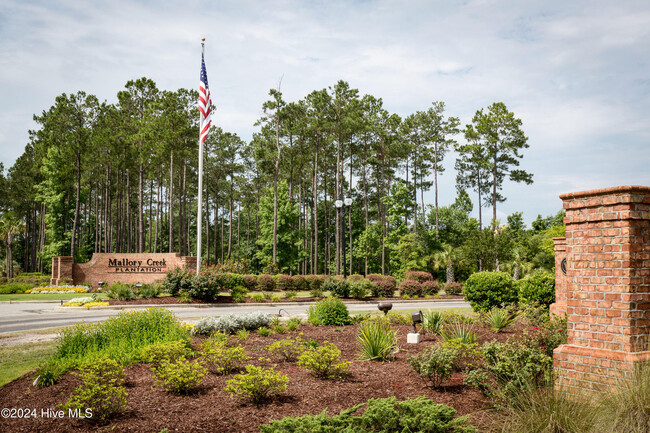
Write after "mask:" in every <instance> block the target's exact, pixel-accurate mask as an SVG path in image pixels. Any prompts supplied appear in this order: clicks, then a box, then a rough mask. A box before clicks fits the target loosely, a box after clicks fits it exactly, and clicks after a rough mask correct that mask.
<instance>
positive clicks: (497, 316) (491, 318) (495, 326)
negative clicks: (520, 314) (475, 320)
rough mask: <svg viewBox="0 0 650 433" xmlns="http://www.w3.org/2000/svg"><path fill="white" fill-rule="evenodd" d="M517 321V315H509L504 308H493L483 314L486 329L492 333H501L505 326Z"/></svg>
mask: <svg viewBox="0 0 650 433" xmlns="http://www.w3.org/2000/svg"><path fill="white" fill-rule="evenodd" d="M515 320H517V313H509V312H508V311H507V310H506V309H504V308H493V309H491V310H490V311H489V312H488V313H486V314H485V321H486V323H487V325H488V327H489V328H490V329H491V330H493V331H494V332H501V330H502V329H504V328H505V327H506V326H508V325H511V324H512V323H514V321H515Z"/></svg>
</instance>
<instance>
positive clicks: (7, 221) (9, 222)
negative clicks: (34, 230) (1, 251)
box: [0, 212, 25, 278]
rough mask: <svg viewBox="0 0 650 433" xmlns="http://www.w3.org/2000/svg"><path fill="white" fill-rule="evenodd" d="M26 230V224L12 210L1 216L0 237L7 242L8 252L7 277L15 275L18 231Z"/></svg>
mask: <svg viewBox="0 0 650 433" xmlns="http://www.w3.org/2000/svg"><path fill="white" fill-rule="evenodd" d="M24 231H25V224H23V222H22V221H21V220H20V219H18V218H16V217H15V216H14V214H13V213H12V212H7V213H5V214H4V215H2V217H0V239H2V240H3V241H4V242H5V246H6V250H7V254H6V259H7V264H6V268H5V271H6V272H7V278H13V277H14V258H13V245H14V236H15V235H16V234H18V233H22V232H24Z"/></svg>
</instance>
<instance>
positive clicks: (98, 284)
mask: <svg viewBox="0 0 650 433" xmlns="http://www.w3.org/2000/svg"><path fill="white" fill-rule="evenodd" d="M97 286H98V287H99V289H100V290H101V288H102V287H104V282H103V281H97Z"/></svg>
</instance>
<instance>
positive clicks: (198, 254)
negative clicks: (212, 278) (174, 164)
mask: <svg viewBox="0 0 650 433" xmlns="http://www.w3.org/2000/svg"><path fill="white" fill-rule="evenodd" d="M204 51H205V38H201V58H203V53H204ZM199 112H200V110H199ZM203 120H204V118H203V113H201V112H200V114H199V200H198V212H197V217H196V218H197V221H196V275H198V274H199V271H200V269H201V223H202V222H203V206H202V204H203V140H201V128H203Z"/></svg>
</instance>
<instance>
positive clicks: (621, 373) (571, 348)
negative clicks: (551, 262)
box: [554, 186, 650, 393]
mask: <svg viewBox="0 0 650 433" xmlns="http://www.w3.org/2000/svg"><path fill="white" fill-rule="evenodd" d="M560 198H561V199H562V200H563V206H564V209H565V210H566V217H565V219H564V222H565V224H566V247H565V248H566V252H565V254H566V259H567V274H566V277H565V278H566V279H565V280H564V281H563V282H562V281H561V282H560V285H559V286H560V288H561V289H562V288H564V289H566V314H567V321H568V329H567V334H568V335H567V336H568V342H567V344H566V345H563V346H560V347H558V348H557V349H556V350H555V353H554V365H555V367H556V371H557V373H558V379H557V385H558V386H559V387H561V388H565V389H568V390H573V391H574V392H578V393H584V392H589V391H592V392H604V391H607V390H609V389H610V388H611V387H613V386H616V385H617V384H620V383H622V382H621V381H625V380H629V379H630V377H631V372H632V371H633V370H634V368H635V367H636V366H638V365H640V364H642V363H644V362H647V361H650V351H649V350H650V345H649V343H650V340H649V336H650V187H643V186H621V187H614V188H606V189H599V190H592V191H583V192H576V193H569V194H563V195H561V196H560ZM556 245H557V244H556ZM561 274H562V273H561V272H558V269H557V268H556V276H559V275H561ZM556 278H557V277H556ZM561 278H562V277H561V276H560V279H561ZM562 296H563V295H562V294H561V293H558V294H557V301H558V304H559V301H560V300H561V297H562Z"/></svg>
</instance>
